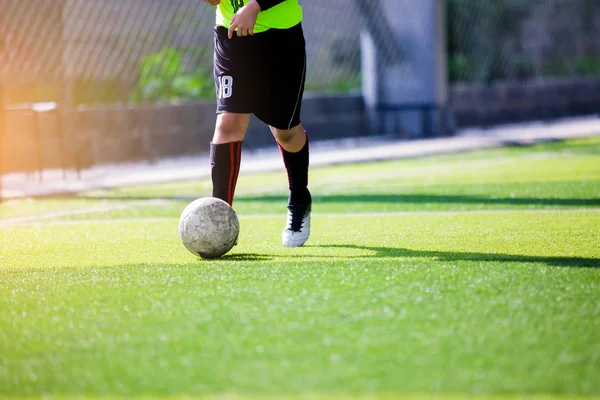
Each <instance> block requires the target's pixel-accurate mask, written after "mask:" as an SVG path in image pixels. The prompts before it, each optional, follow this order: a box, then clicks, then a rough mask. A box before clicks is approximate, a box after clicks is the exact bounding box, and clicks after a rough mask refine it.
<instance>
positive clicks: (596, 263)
mask: <svg viewBox="0 0 600 400" xmlns="http://www.w3.org/2000/svg"><path fill="white" fill-rule="evenodd" d="M305 247H308V248H316V249H318V248H335V249H354V250H367V251H371V252H373V253H374V254H373V255H371V256H349V257H344V258H362V259H364V258H432V259H435V260H438V261H478V262H511V263H543V264H546V265H549V266H553V267H576V268H600V259H599V258H585V257H548V256H526V255H519V254H502V253H498V254H495V253H470V252H454V251H436V250H411V249H404V248H399V247H382V246H358V245H353V244H347V245H344V244H325V245H306V246H305ZM301 257H306V256H305V255H302V256H301ZM308 257H313V256H310V255H309V256H308ZM314 257H319V256H314Z"/></svg>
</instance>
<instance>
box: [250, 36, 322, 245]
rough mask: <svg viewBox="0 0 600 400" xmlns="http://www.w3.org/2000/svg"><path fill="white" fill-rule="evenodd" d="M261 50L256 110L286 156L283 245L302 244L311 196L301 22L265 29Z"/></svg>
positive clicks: (304, 237) (307, 232) (307, 225)
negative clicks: (261, 78) (262, 75)
mask: <svg viewBox="0 0 600 400" xmlns="http://www.w3.org/2000/svg"><path fill="white" fill-rule="evenodd" d="M262 44H263V45H265V48H267V49H269V51H268V52H263V54H261V56H262V58H263V60H264V61H263V66H264V70H265V72H266V73H267V78H265V79H264V82H263V85H264V86H265V87H264V88H263V91H262V93H261V98H260V99H259V101H257V109H256V111H255V114H256V116H257V117H258V118H260V119H261V120H262V121H264V122H266V123H267V124H269V126H270V128H271V131H272V132H273V135H274V137H275V139H276V140H277V143H278V145H279V148H280V150H281V154H282V156H283V161H284V164H285V167H286V171H287V174H288V182H289V189H290V196H289V199H288V219H287V223H286V226H285V229H284V231H283V234H282V242H283V245H284V246H293V247H295V246H302V245H303V244H304V243H305V242H306V241H307V240H308V237H309V235H310V211H311V203H312V199H311V196H310V192H309V191H308V162H309V149H308V137H307V135H306V132H305V131H304V128H303V127H302V125H301V123H300V111H301V108H302V97H303V94H304V80H305V77H306V50H305V42H304V34H303V32H302V25H297V26H295V27H293V28H290V29H285V30H272V31H268V32H267V33H265V36H264V43H262Z"/></svg>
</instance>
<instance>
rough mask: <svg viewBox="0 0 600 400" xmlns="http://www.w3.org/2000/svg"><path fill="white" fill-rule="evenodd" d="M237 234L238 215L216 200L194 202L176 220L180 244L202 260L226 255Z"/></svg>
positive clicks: (225, 204)
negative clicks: (177, 221) (177, 220)
mask: <svg viewBox="0 0 600 400" xmlns="http://www.w3.org/2000/svg"><path fill="white" fill-rule="evenodd" d="M239 233H240V222H239V220H238V216H237V214H236V213H235V211H234V210H233V208H231V206H230V205H229V204H227V202H225V201H223V200H221V199H217V198H215V197H202V198H199V199H197V200H194V201H193V202H191V203H190V204H189V205H188V206H187V207H186V208H185V209H184V210H183V212H182V213H181V217H180V218H179V237H180V238H181V242H182V243H183V245H184V246H185V247H186V248H187V249H188V250H189V251H191V252H192V253H193V254H195V255H197V256H200V257H202V258H217V257H221V256H222V255H223V254H225V253H227V252H228V251H229V250H231V248H232V247H233V246H234V245H235V243H236V241H237V237H238V234H239Z"/></svg>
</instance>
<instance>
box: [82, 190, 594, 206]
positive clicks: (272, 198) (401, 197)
mask: <svg viewBox="0 0 600 400" xmlns="http://www.w3.org/2000/svg"><path fill="white" fill-rule="evenodd" d="M79 198H83V199H94V200H119V201H124V200H125V201H126V200H131V201H138V200H156V199H164V200H169V201H180V202H183V203H189V202H191V201H193V200H195V199H196V198H195V197H186V196H172V197H169V196H166V197H161V196H159V197H152V196H119V195H115V196H99V197H97V196H79ZM235 202H236V203H238V204H239V203H248V202H266V203H278V204H281V205H282V206H285V204H286V202H287V196H286V195H240V196H237V197H236V198H235ZM313 202H314V204H316V205H318V204H335V203H341V204H349V203H361V204H364V203H388V204H389V203H394V204H457V205H461V204H463V205H464V204H470V205H471V204H472V205H507V206H563V207H600V198H581V199H576V198H550V197H485V196H476V195H438V194H428V193H424V194H395V193H377V194H331V195H327V196H319V195H313Z"/></svg>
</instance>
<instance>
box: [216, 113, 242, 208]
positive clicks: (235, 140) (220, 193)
mask: <svg viewBox="0 0 600 400" xmlns="http://www.w3.org/2000/svg"><path fill="white" fill-rule="evenodd" d="M249 122H250V114H236V113H220V114H218V115H217V123H216V126H215V133H214V135H213V139H212V142H211V143H210V168H211V179H212V185H213V187H212V196H213V197H217V198H219V199H222V200H225V201H226V202H227V203H229V205H232V204H233V196H234V194H235V187H236V184H237V179H238V176H239V173H240V165H241V159H242V142H243V140H244V136H245V135H246V130H247V129H248V123H249Z"/></svg>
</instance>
